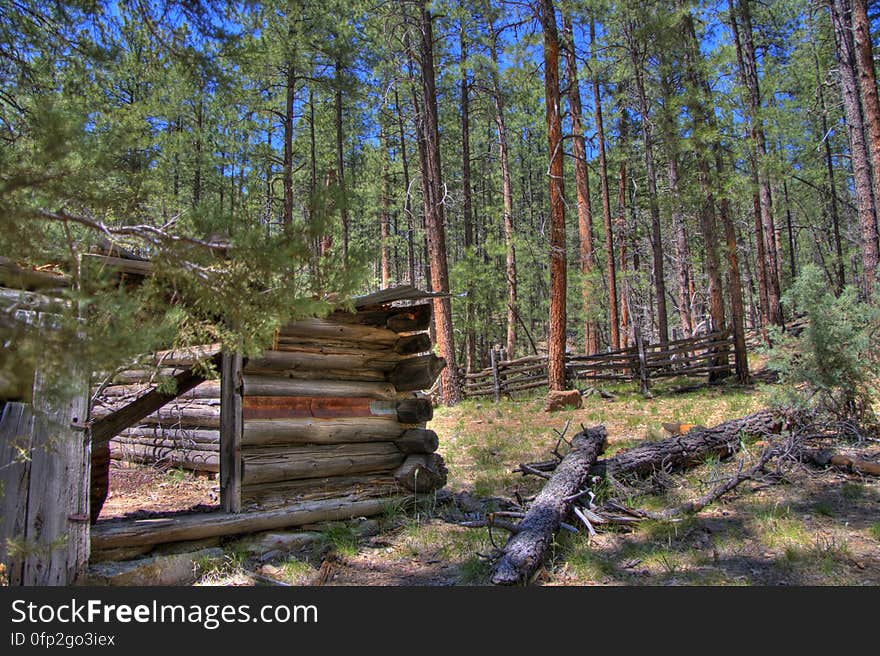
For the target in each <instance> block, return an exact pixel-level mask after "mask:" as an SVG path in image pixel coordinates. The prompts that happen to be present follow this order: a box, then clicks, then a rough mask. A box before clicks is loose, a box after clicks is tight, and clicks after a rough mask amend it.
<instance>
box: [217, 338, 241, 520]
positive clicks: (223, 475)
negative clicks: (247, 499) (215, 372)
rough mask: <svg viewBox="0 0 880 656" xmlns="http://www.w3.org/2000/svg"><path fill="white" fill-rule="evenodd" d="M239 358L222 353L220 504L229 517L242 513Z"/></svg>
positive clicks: (235, 354) (239, 356) (238, 356)
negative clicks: (229, 514)
mask: <svg viewBox="0 0 880 656" xmlns="http://www.w3.org/2000/svg"><path fill="white" fill-rule="evenodd" d="M242 394H243V380H242V358H241V354H240V353H229V352H224V353H223V359H222V362H221V365H220V458H219V465H220V504H221V505H222V506H223V510H224V511H225V512H229V513H237V512H241V484H242V467H241V464H242V459H241V436H242V432H243V414H242Z"/></svg>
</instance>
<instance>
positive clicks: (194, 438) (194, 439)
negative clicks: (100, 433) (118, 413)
mask: <svg viewBox="0 0 880 656" xmlns="http://www.w3.org/2000/svg"><path fill="white" fill-rule="evenodd" d="M119 435H120V436H122V437H136V438H143V439H148V440H149V439H156V440H174V441H175V442H181V443H187V444H219V443H220V431H219V430H211V429H207V428H188V427H170V426H162V425H152V426H133V427H132V428H127V429H126V430H124V431H122V432H121V433H120V434H119Z"/></svg>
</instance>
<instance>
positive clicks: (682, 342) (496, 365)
mask: <svg viewBox="0 0 880 656" xmlns="http://www.w3.org/2000/svg"><path fill="white" fill-rule="evenodd" d="M732 351H733V340H732V338H731V335H730V332H729V331H720V332H714V333H709V334H707V335H700V336H698V337H690V338H687V339H677V340H672V341H669V342H667V343H665V344H639V345H634V346H631V347H629V348H625V349H618V350H614V351H608V352H606V353H593V354H586V353H572V354H568V355H566V357H565V372H566V377H567V378H568V380H569V382H570V383H572V382H574V381H577V380H595V381H600V380H608V381H642V384H643V385H647V383H648V381H649V380H650V379H652V378H668V377H672V376H691V375H701V374H711V373H715V372H720V371H731V370H732V369H733V365H732V363H731V354H732ZM464 381H465V385H464V392H465V396H468V397H477V396H494V397H495V399H498V398H500V397H501V396H502V395H510V394H512V393H513V392H522V391H526V390H530V389H535V388H538V387H543V386H546V385H547V356H546V355H529V356H526V357H522V358H516V359H515V360H504V359H503V357H502V351H492V353H491V354H490V366H489V367H488V368H487V369H483V370H482V371H478V372H474V373H469V374H466V375H465V376H464Z"/></svg>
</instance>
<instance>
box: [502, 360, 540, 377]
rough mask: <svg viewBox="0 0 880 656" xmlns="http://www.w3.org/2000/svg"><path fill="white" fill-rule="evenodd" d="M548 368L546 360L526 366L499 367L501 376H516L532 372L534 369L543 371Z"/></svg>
mask: <svg viewBox="0 0 880 656" xmlns="http://www.w3.org/2000/svg"><path fill="white" fill-rule="evenodd" d="M546 369H547V363H546V362H539V363H538V364H530V365H526V366H517V367H509V368H508V367H498V375H499V376H515V375H516V374H524V373H531V372H533V371H541V370H546Z"/></svg>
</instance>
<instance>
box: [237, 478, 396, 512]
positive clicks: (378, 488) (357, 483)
mask: <svg viewBox="0 0 880 656" xmlns="http://www.w3.org/2000/svg"><path fill="white" fill-rule="evenodd" d="M401 492H402V490H401V488H400V485H399V484H398V483H397V481H396V480H395V479H394V477H393V476H392V475H391V473H390V472H387V473H379V474H361V475H359V476H331V477H326V478H310V479H307V480H303V481H280V482H276V483H260V484H257V485H245V486H244V487H243V488H242V490H241V502H242V505H243V506H250V507H253V506H259V507H262V508H266V507H277V506H280V505H289V504H291V503H300V502H303V501H315V500H319V499H332V498H347V499H351V500H355V499H368V498H375V497H387V496H391V495H394V494H399V493H401Z"/></svg>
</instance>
